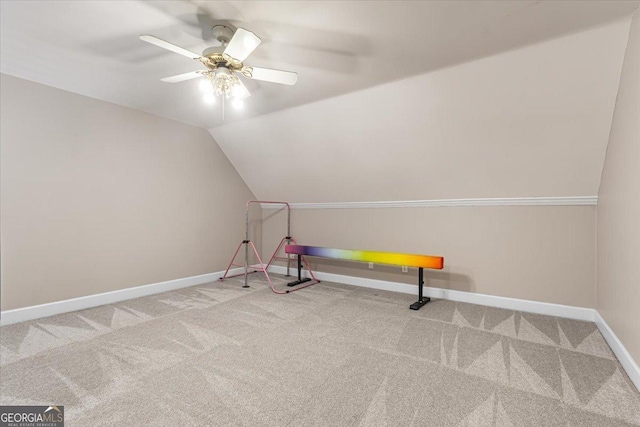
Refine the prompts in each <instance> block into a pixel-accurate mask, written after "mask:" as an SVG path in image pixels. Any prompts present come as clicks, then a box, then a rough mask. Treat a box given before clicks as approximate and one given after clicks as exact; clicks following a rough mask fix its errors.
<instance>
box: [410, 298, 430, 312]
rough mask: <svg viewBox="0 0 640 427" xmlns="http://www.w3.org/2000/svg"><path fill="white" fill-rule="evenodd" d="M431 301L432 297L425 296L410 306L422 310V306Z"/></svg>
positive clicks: (412, 308)
mask: <svg viewBox="0 0 640 427" xmlns="http://www.w3.org/2000/svg"><path fill="white" fill-rule="evenodd" d="M429 301H431V298H429V297H426V298H423V299H421V300H420V301H416V302H414V303H413V304H411V305H410V306H409V308H410V309H411V310H420V309H421V308H422V306H423V305H425V304H427V303H428V302H429Z"/></svg>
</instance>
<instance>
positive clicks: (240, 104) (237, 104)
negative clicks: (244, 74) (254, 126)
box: [231, 98, 244, 110]
mask: <svg viewBox="0 0 640 427" xmlns="http://www.w3.org/2000/svg"><path fill="white" fill-rule="evenodd" d="M231 105H232V106H233V108H235V109H236V110H241V109H242V107H244V101H243V100H242V99H240V98H233V101H232V102H231Z"/></svg>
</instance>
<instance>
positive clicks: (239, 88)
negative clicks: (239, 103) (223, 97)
mask: <svg viewBox="0 0 640 427" xmlns="http://www.w3.org/2000/svg"><path fill="white" fill-rule="evenodd" d="M233 96H234V97H235V98H238V99H245V98H248V97H250V96H251V93H250V92H249V89H247V87H246V86H245V85H244V83H242V80H240V79H238V84H236V85H235V86H234V87H233Z"/></svg>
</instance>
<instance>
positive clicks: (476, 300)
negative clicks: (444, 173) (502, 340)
mask: <svg viewBox="0 0 640 427" xmlns="http://www.w3.org/2000/svg"><path fill="white" fill-rule="evenodd" d="M269 271H273V272H274V273H279V274H285V273H286V267H283V266H279V265H272V266H271V267H270V268H269ZM295 271H296V270H295V269H292V272H295ZM303 273H305V275H306V277H308V274H306V273H307V272H306V270H305V271H304V272H303ZM295 274H297V273H295ZM313 274H315V276H316V277H317V278H318V280H326V281H329V282H336V283H344V284H345V285H354V286H362V287H365V288H372V289H380V290H385V291H393V292H401V293H403V294H414V295H416V296H417V294H418V286H417V284H416V285H409V284H407V283H398V282H387V281H384V280H375V279H365V278H362V277H355V276H345V275H341V274H333V273H323V272H319V271H314V272H313ZM416 283H417V279H416ZM424 295H425V296H427V297H431V298H439V299H447V300H451V301H460V302H468V303H471V304H479V305H488V306H491V307H499V308H506V309H509V310H518V311H526V312H529V313H537V314H546V315H549V316H558V317H566V318H569V319H576V320H586V321H589V322H593V321H594V320H595V317H594V311H595V310H594V309H592V308H584V307H574V306H570V305H562V304H552V303H548V302H540V301H529V300H524V299H517V298H507V297H499V296H494V295H486V294H478V293H474V292H464V291H455V290H450V289H441V288H432V287H428V286H425V287H424Z"/></svg>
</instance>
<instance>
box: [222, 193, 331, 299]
mask: <svg viewBox="0 0 640 427" xmlns="http://www.w3.org/2000/svg"><path fill="white" fill-rule="evenodd" d="M254 203H256V204H268V205H282V206H283V207H285V208H286V209H287V235H286V236H285V237H284V238H283V239H282V240H281V241H280V244H279V245H278V247H277V248H276V250H275V252H274V253H273V255H272V256H271V259H270V260H269V262H268V263H267V264H264V262H262V258H261V257H260V254H258V250H257V249H256V246H255V245H254V244H253V242H252V241H251V240H250V239H249V208H250V207H251V205H252V204H254ZM285 243H286V244H290V243H294V244H296V245H297V242H296V241H295V239H294V238H293V237H291V207H290V206H289V203H287V202H276V201H272V200H249V201H248V202H247V203H246V204H245V234H244V240H243V241H242V242H240V244H239V245H238V247H237V249H236V251H235V252H234V254H233V257H232V258H231V262H230V263H229V265H228V266H227V269H226V270H225V272H224V274H223V275H222V277H221V278H220V279H218V280H220V281H221V282H222V281H224V280H226V279H229V278H231V277H237V276H244V286H243V288H248V287H249V284H248V277H249V274H253V273H258V272H262V273H264V275H265V277H266V279H267V282H269V286H270V287H271V290H272V291H273V292H275V293H276V294H288V293H289V292H293V291H297V290H300V289H303V288H306V287H307V286H311V285H315V284H316V283H319V282H320V281H319V280H317V279H316V278H315V276H314V275H313V271H311V267H309V265H308V264H307V262H306V261H304V263H305V266H306V267H307V270H309V273H310V275H311V278H312V279H307V280H305V282H309V283H306V284H305V285H304V286H300V287H298V288H296V289H291V290H286V291H279V290H277V289H276V288H275V287H274V286H273V283H272V282H271V278H270V277H269V272H268V271H269V267H270V266H271V264H272V263H273V261H274V260H278V261H287V276H289V269H290V262H291V259H290V258H289V255H287V258H282V257H278V256H277V254H278V251H279V250H280V248H281V247H282V246H283V245H284V244H285ZM243 245H244V264H236V263H235V262H234V261H235V260H236V257H237V256H238V253H239V252H240V248H241V247H242V246H243ZM249 247H251V250H252V251H253V253H254V255H255V256H256V259H257V260H258V262H259V266H258V267H254V266H250V265H249ZM231 267H244V272H243V273H240V274H234V275H229V270H231Z"/></svg>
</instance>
